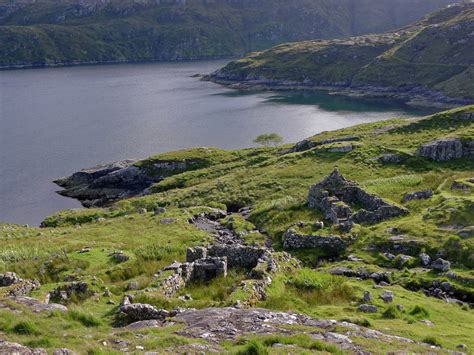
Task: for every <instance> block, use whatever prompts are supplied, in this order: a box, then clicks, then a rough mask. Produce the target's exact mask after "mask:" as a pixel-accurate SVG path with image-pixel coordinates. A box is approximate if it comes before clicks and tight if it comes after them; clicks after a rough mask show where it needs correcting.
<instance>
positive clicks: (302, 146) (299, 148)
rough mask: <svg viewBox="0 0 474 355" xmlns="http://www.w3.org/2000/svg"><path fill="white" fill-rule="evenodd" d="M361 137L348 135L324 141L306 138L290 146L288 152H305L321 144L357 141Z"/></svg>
mask: <svg viewBox="0 0 474 355" xmlns="http://www.w3.org/2000/svg"><path fill="white" fill-rule="evenodd" d="M359 139H360V137H358V136H346V137H340V138H333V139H326V140H322V141H312V140H309V139H304V140H302V141H300V142H298V143H296V144H295V145H294V146H293V147H292V148H290V150H288V153H296V152H304V151H306V150H310V149H313V148H315V147H319V146H322V145H326V144H331V143H340V142H355V141H358V140H359Z"/></svg>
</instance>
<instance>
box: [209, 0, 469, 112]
mask: <svg viewBox="0 0 474 355" xmlns="http://www.w3.org/2000/svg"><path fill="white" fill-rule="evenodd" d="M473 33H474V4H473V3H470V4H468V3H466V4H464V5H456V6H451V7H448V8H445V9H443V10H440V11H438V12H436V13H434V14H432V15H430V16H428V17H427V18H425V19H423V20H421V21H419V22H416V23H414V24H413V25H410V26H407V27H405V28H402V29H400V30H398V31H394V32H386V33H383V34H377V35H376V34H371V35H365V36H360V37H353V38H348V39H346V40H318V41H306V42H297V43H289V44H284V45H280V46H277V47H275V48H272V49H270V50H267V51H264V52H260V53H258V52H257V53H254V54H252V55H250V56H249V57H247V58H244V59H242V60H239V61H235V62H232V63H230V64H229V65H227V66H226V67H225V68H222V69H221V70H219V71H217V72H216V73H214V74H213V75H212V76H211V78H212V79H213V80H215V81H219V82H226V83H229V82H230V83H232V82H237V83H239V85H240V87H243V86H262V85H263V86H266V87H267V88H282V87H285V88H288V87H289V88H291V87H297V88H300V87H301V86H303V87H326V88H330V89H335V88H338V89H339V90H344V91H343V93H345V94H357V95H378V96H381V95H383V96H392V97H395V98H400V99H403V100H405V101H410V100H411V101H413V100H415V101H416V102H417V103H422V102H420V99H421V100H425V101H427V100H428V101H429V102H430V103H432V102H441V103H445V104H458V103H468V102H472V101H473V100H474V84H473V83H474V70H473V65H474V36H473ZM425 103H426V102H425Z"/></svg>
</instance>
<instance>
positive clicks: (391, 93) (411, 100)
mask: <svg viewBox="0 0 474 355" xmlns="http://www.w3.org/2000/svg"><path fill="white" fill-rule="evenodd" d="M221 75H222V74H219V73H213V74H210V75H203V76H201V80H203V81H210V82H213V83H216V84H219V85H223V86H225V87H228V88H230V89H234V90H241V91H326V92H328V93H329V94H330V95H336V96H345V97H352V98H366V99H389V100H393V101H398V102H401V103H404V104H406V105H408V106H412V107H415V108H416V107H418V108H436V109H440V110H444V109H452V108H456V107H460V106H465V105H470V104H474V99H465V98H456V97H447V96H445V95H444V94H443V93H441V92H437V91H431V90H428V89H427V88H424V87H412V88H408V89H403V88H394V87H380V86H370V85H366V86H350V85H345V84H332V85H331V84H318V83H310V82H295V81H288V80H272V79H266V78H252V79H243V80H238V79H234V78H225V77H222V76H221Z"/></svg>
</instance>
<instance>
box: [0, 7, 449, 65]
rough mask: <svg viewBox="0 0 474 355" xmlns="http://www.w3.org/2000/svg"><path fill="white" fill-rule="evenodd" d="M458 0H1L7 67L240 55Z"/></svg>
mask: <svg viewBox="0 0 474 355" xmlns="http://www.w3.org/2000/svg"><path fill="white" fill-rule="evenodd" d="M451 2H452V0H414V1H406V0H391V1H389V0H382V1H374V0H338V1H330V0H317V1H309V0H294V1H285V0H262V1H258V2H257V1H251V0H114V1H112V0H66V1H61V2H57V1H52V0H16V1H9V0H0V38H2V41H1V42H0V67H13V66H42V65H55V64H74V63H87V62H117V61H142V60H179V59H196V58H212V57H224V56H240V55H243V54H245V53H247V52H249V51H254V50H262V49H265V48H269V47H271V46H273V45H277V44H280V43H284V42H289V41H299V40H307V39H314V38H336V37H346V36H351V35H359V34H364V33H369V32H377V31H384V30H388V29H393V28H397V27H400V26H403V25H406V24H408V23H410V22H412V21H415V20H416V19H418V18H420V17H422V16H423V15H424V14H426V13H428V12H430V11H432V10H435V9H437V8H439V7H441V6H444V5H446V4H448V3H451Z"/></svg>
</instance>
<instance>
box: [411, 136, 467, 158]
mask: <svg viewBox="0 0 474 355" xmlns="http://www.w3.org/2000/svg"><path fill="white" fill-rule="evenodd" d="M417 154H418V155H419V156H422V157H425V158H429V159H431V160H435V161H448V160H452V159H459V158H462V157H474V140H473V139H460V138H447V139H440V140H436V141H432V142H428V143H425V144H423V145H421V146H420V147H419V148H418V151H417Z"/></svg>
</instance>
